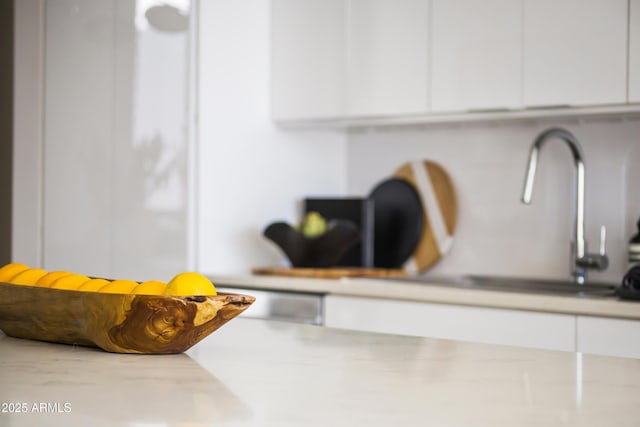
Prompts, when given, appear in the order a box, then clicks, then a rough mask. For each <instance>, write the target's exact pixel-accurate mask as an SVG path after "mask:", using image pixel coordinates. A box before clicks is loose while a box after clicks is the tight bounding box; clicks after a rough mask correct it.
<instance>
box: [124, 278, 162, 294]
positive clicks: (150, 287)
mask: <svg viewBox="0 0 640 427" xmlns="http://www.w3.org/2000/svg"><path fill="white" fill-rule="evenodd" d="M166 288H167V284H166V283H164V282H161V281H159V280H148V281H146V282H143V283H140V284H139V285H138V286H136V287H135V288H133V291H131V293H132V294H139V295H162V294H164V290H165V289H166Z"/></svg>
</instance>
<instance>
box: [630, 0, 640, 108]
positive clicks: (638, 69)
mask: <svg viewBox="0 0 640 427" xmlns="http://www.w3.org/2000/svg"><path fill="white" fill-rule="evenodd" d="M629 11H630V13H631V15H630V17H629V102H640V0H631V4H630V8H629Z"/></svg>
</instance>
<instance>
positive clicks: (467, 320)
mask: <svg viewBox="0 0 640 427" xmlns="http://www.w3.org/2000/svg"><path fill="white" fill-rule="evenodd" d="M325 325H326V326H330V327H337V328H345V329H355V330H362V331H370V332H385V333H394V334H402V335H414V336H423V337H432V338H444V339H455V340H462V341H471V342H481V343H488V344H503V345H514V346H521V347H531V348H541V349H551V350H564V351H575V316H571V315H565V314H552V313H535V312H527V311H519V310H505V309H495V308H486V307H469V306H456V305H447V304H432V303H426V302H414V301H397V300H382V299H373V298H360V297H345V296H336V295H328V296H327V297H325Z"/></svg>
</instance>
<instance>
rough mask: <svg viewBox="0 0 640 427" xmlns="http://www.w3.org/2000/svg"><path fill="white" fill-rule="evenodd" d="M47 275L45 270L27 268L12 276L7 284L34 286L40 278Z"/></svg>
mask: <svg viewBox="0 0 640 427" xmlns="http://www.w3.org/2000/svg"><path fill="white" fill-rule="evenodd" d="M45 274H47V270H43V269H41V268H27V269H26V270H24V271H21V272H20V273H18V274H16V275H15V276H13V277H12V278H11V279H10V280H9V283H13V284H14V285H35V284H36V283H37V282H38V280H40V278H41V277H42V276H44V275H45Z"/></svg>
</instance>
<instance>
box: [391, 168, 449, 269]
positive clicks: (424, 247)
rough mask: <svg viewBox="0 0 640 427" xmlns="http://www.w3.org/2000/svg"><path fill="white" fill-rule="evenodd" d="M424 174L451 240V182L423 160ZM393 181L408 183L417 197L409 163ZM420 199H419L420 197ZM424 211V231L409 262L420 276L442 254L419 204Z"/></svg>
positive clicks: (397, 172) (430, 224)
mask: <svg viewBox="0 0 640 427" xmlns="http://www.w3.org/2000/svg"><path fill="white" fill-rule="evenodd" d="M422 164H423V165H424V168H425V170H426V173H427V176H428V178H429V181H430V183H431V186H432V188H433V192H434V195H435V198H436V201H437V205H438V208H439V210H440V214H441V216H442V220H443V221H444V226H445V227H446V232H447V234H448V235H449V236H453V234H454V232H455V228H456V223H457V218H458V203H457V200H456V191H455V188H454V186H453V182H452V181H451V178H450V177H449V175H448V174H447V172H446V171H445V170H444V168H443V167H442V166H440V165H439V164H438V163H436V162H433V161H429V160H425V161H423V162H422ZM394 176H395V177H397V178H402V179H405V180H407V181H408V182H410V183H411V184H412V185H413V186H414V187H415V188H416V191H417V192H418V194H419V195H420V194H421V189H420V187H419V185H418V182H417V180H416V177H415V176H414V173H413V170H412V168H411V163H405V164H403V165H402V166H400V167H399V168H398V170H397V171H396V172H395V174H394ZM421 198H422V197H421ZM422 204H423V207H424V228H423V230H422V234H421V236H420V240H419V242H418V246H417V247H416V250H415V252H414V254H413V257H412V262H413V263H414V264H415V267H416V268H417V270H418V271H420V272H424V271H426V270H428V269H429V268H430V267H432V266H433V265H434V264H436V263H437V262H438V261H439V260H440V259H441V258H442V257H443V256H444V255H445V253H446V252H445V251H443V250H442V249H441V248H440V247H439V246H438V243H437V240H436V236H435V234H434V230H433V227H432V223H431V221H430V216H431V215H430V214H429V212H428V210H427V208H426V206H425V201H424V200H423V201H422Z"/></svg>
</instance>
